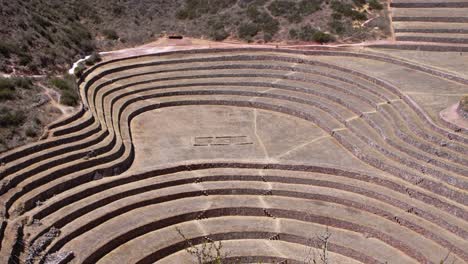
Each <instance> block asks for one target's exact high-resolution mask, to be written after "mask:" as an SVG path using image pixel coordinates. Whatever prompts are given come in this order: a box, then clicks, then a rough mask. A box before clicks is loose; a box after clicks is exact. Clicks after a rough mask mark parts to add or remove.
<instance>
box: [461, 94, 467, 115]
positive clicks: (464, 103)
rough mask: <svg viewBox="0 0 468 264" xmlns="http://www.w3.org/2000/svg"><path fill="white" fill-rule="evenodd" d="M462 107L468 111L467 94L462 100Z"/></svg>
mask: <svg viewBox="0 0 468 264" xmlns="http://www.w3.org/2000/svg"><path fill="white" fill-rule="evenodd" d="M460 109H461V110H462V111H464V112H467V113H468V95H465V96H463V97H462V99H461V100H460Z"/></svg>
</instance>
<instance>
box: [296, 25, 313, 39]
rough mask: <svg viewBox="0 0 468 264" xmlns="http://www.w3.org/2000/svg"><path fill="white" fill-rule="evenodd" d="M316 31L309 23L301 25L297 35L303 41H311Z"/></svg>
mask: <svg viewBox="0 0 468 264" xmlns="http://www.w3.org/2000/svg"><path fill="white" fill-rule="evenodd" d="M315 32H317V30H315V29H314V28H312V27H311V26H310V25H306V26H303V27H302V28H301V30H300V31H299V34H298V37H299V39H300V40H303V41H312V40H314V34H315Z"/></svg>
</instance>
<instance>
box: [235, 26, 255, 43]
mask: <svg viewBox="0 0 468 264" xmlns="http://www.w3.org/2000/svg"><path fill="white" fill-rule="evenodd" d="M257 33H258V27H257V25H256V24H254V23H243V24H241V25H240V27H239V38H241V39H245V40H251V39H252V37H254V36H255V35H257Z"/></svg>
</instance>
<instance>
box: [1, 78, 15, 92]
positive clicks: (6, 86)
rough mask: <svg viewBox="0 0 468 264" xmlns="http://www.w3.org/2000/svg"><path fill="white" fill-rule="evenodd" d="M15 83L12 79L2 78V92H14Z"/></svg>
mask: <svg viewBox="0 0 468 264" xmlns="http://www.w3.org/2000/svg"><path fill="white" fill-rule="evenodd" d="M14 89H15V83H14V82H13V80H12V79H10V78H2V77H0V90H14Z"/></svg>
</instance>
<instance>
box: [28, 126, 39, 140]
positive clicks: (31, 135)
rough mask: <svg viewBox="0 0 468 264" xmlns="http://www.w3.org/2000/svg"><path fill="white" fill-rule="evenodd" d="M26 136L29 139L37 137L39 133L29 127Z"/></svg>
mask: <svg viewBox="0 0 468 264" xmlns="http://www.w3.org/2000/svg"><path fill="white" fill-rule="evenodd" d="M25 134H26V136H27V137H31V138H33V137H36V136H37V131H36V129H34V127H28V128H27V129H26V131H25Z"/></svg>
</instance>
